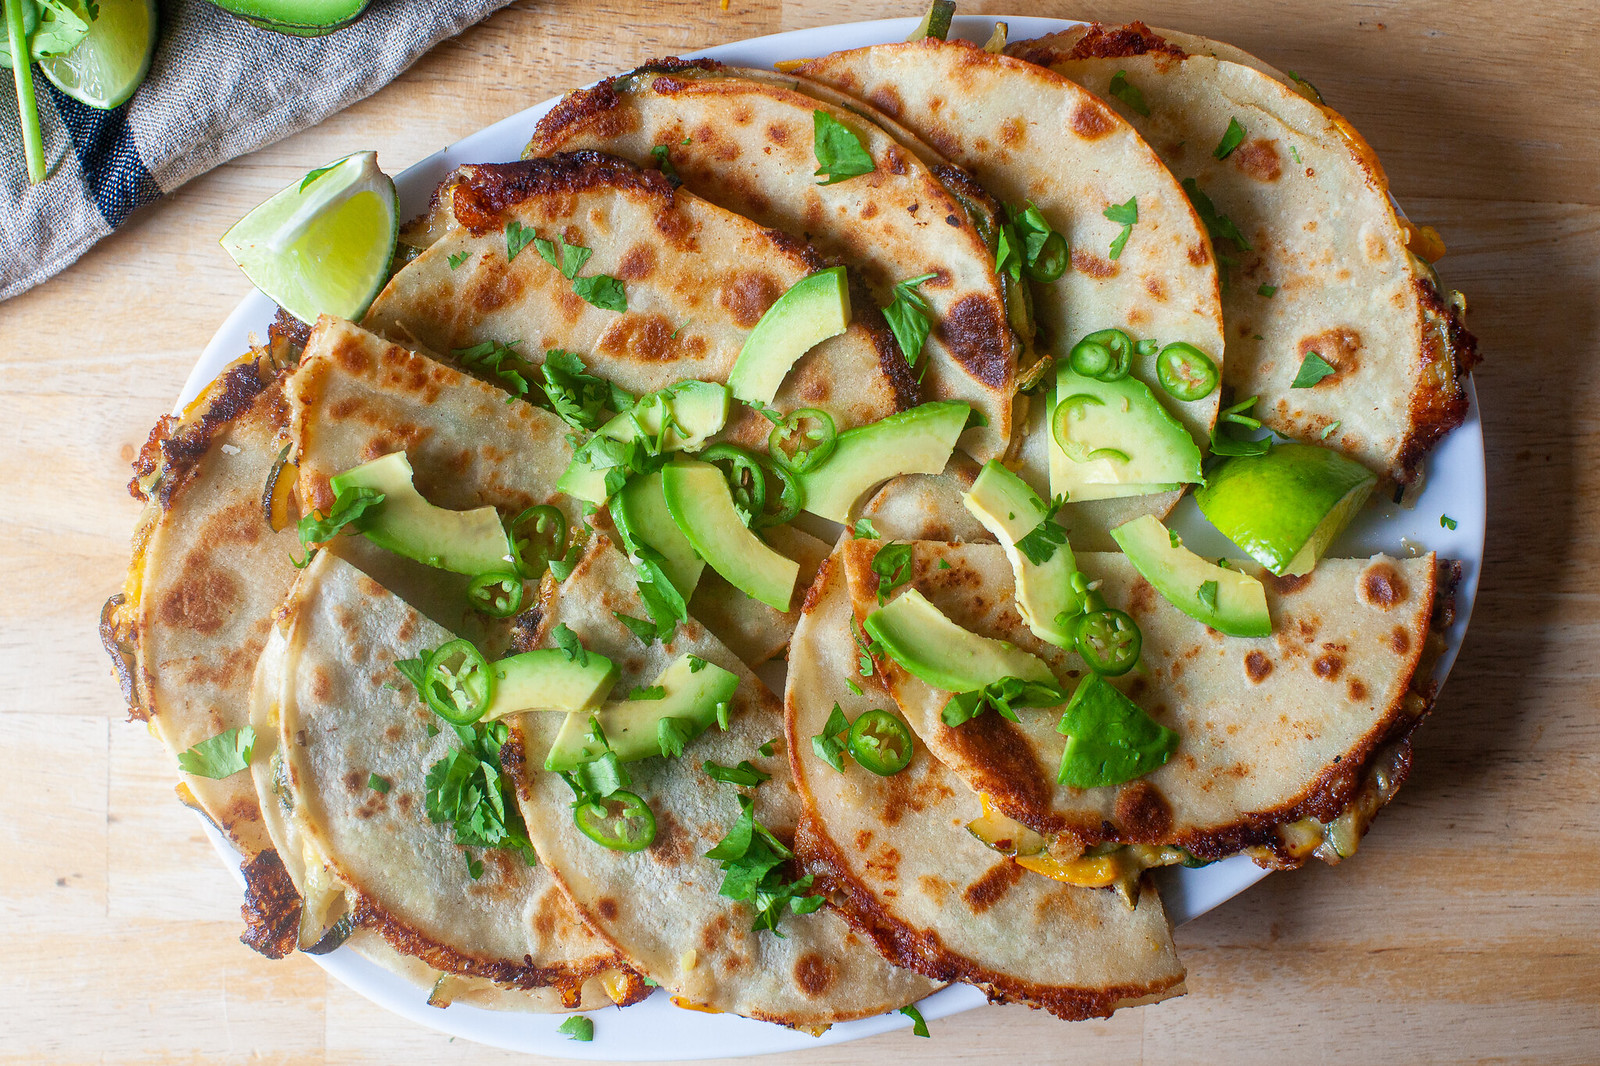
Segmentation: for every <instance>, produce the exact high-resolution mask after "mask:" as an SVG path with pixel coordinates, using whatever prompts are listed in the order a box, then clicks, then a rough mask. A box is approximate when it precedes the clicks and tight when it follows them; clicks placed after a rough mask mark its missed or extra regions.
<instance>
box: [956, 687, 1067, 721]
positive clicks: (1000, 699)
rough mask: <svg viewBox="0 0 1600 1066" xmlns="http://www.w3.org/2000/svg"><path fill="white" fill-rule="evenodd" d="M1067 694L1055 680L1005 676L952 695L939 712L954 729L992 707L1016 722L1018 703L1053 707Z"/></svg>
mask: <svg viewBox="0 0 1600 1066" xmlns="http://www.w3.org/2000/svg"><path fill="white" fill-rule="evenodd" d="M1066 698H1067V692H1066V690H1065V689H1064V688H1062V687H1061V686H1060V685H1058V684H1055V683H1054V682H1050V681H1025V680H1023V679H1022V678H1020V677H1002V678H1001V679H1000V680H998V681H992V682H990V683H989V684H987V685H985V686H983V687H982V688H980V689H977V690H975V691H972V692H958V693H956V694H955V695H953V696H951V697H950V699H949V700H948V701H946V703H945V705H944V708H943V710H941V711H940V712H939V720H940V721H941V722H943V723H944V724H945V725H947V726H949V727H951V728H952V729H953V728H955V727H956V726H958V725H961V724H962V723H964V722H967V721H970V720H971V719H973V718H976V717H977V716H978V715H980V714H982V713H983V712H984V711H986V710H988V709H990V708H991V707H992V708H994V710H995V711H996V713H998V714H999V715H1000V717H1002V718H1006V719H1009V720H1011V721H1013V722H1016V721H1020V719H1019V718H1018V717H1017V711H1016V709H1017V708H1018V707H1054V706H1056V705H1057V704H1059V703H1062V702H1064V701H1065V700H1066Z"/></svg>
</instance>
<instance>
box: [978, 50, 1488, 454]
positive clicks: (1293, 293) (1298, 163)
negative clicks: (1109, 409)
mask: <svg viewBox="0 0 1600 1066" xmlns="http://www.w3.org/2000/svg"><path fill="white" fill-rule="evenodd" d="M1164 33H1165V31H1159V32H1157V31H1151V30H1150V29H1148V28H1147V27H1145V26H1144V25H1143V24H1141V23H1132V24H1130V25H1128V26H1121V27H1116V26H1112V27H1108V26H1102V25H1100V24H1098V23H1096V24H1093V25H1090V26H1085V27H1080V28H1078V29H1074V30H1068V31H1065V32H1064V33H1059V34H1052V35H1051V36H1048V37H1043V38H1040V39H1039V40H1036V41H1022V42H1018V43H1016V44H1013V45H1012V46H1011V47H1010V48H1008V49H1007V51H1008V53H1009V54H1011V55H1014V56H1018V57H1021V58H1022V59H1025V60H1027V61H1029V62H1032V63H1037V64H1039V65H1040V66H1044V67H1049V68H1050V69H1052V70H1054V71H1056V72H1058V73H1060V74H1063V75H1065V76H1066V77H1068V78H1071V79H1072V80H1074V81H1076V82H1079V83H1081V84H1082V85H1084V86H1085V87H1087V88H1088V89H1090V90H1092V91H1093V92H1095V93H1097V94H1098V95H1099V96H1100V97H1101V98H1103V99H1104V100H1105V102H1106V103H1107V104H1108V105H1109V106H1111V107H1112V108H1115V109H1116V111H1117V112H1118V113H1119V114H1120V115H1122V117H1123V118H1125V119H1126V120H1127V121H1128V122H1129V123H1130V124H1132V125H1133V126H1134V128H1136V129H1137V130H1138V131H1139V132H1140V133H1141V134H1142V135H1143V136H1144V137H1145V139H1146V140H1148V141H1149V142H1150V145H1151V147H1153V148H1154V149H1155V150H1156V152H1157V153H1159V154H1160V156H1161V158H1162V160H1163V161H1164V162H1165V163H1166V164H1167V166H1168V167H1169V168H1170V169H1171V170H1172V172H1173V173H1174V174H1175V175H1177V176H1178V177H1179V178H1181V179H1183V182H1184V186H1185V188H1186V189H1187V190H1188V191H1189V195H1190V198H1191V199H1192V200H1193V201H1194V203H1195V205H1196V207H1197V208H1199V210H1200V214H1201V215H1202V217H1204V218H1205V219H1206V224H1207V226H1208V227H1209V228H1210V229H1211V234H1212V237H1213V239H1214V240H1215V241H1216V243H1217V257H1218V263H1219V269H1220V271H1221V273H1222V276H1223V281H1224V285H1223V316H1224V318H1225V320H1226V323H1227V337H1228V358H1227V362H1226V363H1225V364H1224V365H1223V378H1224V380H1225V381H1226V382H1227V383H1228V384H1229V385H1231V386H1232V387H1233V390H1234V392H1235V394H1236V395H1237V396H1238V397H1239V398H1241V399H1242V398H1245V397H1249V396H1258V397H1259V398H1260V399H1259V401H1258V403H1257V405H1256V408H1255V414H1256V416H1257V417H1259V418H1260V419H1261V420H1262V421H1263V422H1265V423H1266V425H1267V426H1268V427H1269V428H1271V429H1273V430H1276V431H1277V432H1279V433H1282V434H1284V435H1286V436H1290V437H1295V438H1298V439H1300V440H1307V441H1321V442H1324V443H1326V444H1327V445H1329V446H1330V447H1335V448H1338V449H1339V450H1340V451H1343V452H1345V453H1346V454H1348V455H1350V456H1351V457H1352V458H1355V459H1358V460H1360V461H1361V462H1363V463H1365V464H1366V465H1367V466H1369V467H1371V468H1372V469H1373V470H1375V471H1377V472H1378V473H1380V474H1383V475H1386V476H1388V477H1390V478H1392V479H1394V480H1395V481H1397V482H1400V483H1403V484H1410V483H1412V482H1414V481H1416V479H1417V477H1418V476H1419V471H1420V463H1421V461H1422V456H1423V454H1424V453H1425V452H1427V450H1428V449H1429V448H1431V447H1432V446H1433V445H1434V444H1435V443H1436V442H1437V441H1438V440H1439V439H1440V438H1441V437H1443V436H1444V434H1445V433H1447V432H1449V431H1450V430H1451V429H1452V428H1454V427H1455V426H1457V425H1460V423H1461V421H1462V420H1463V419H1464V418H1465V417H1466V413H1467V395H1466V387H1465V382H1464V375H1465V374H1466V373H1467V371H1469V370H1470V369H1471V368H1472V367H1473V365H1474V364H1476V363H1477V361H1478V353H1477V343H1476V341H1475V340H1474V339H1473V337H1472V334H1470V333H1469V332H1467V330H1466V328H1465V327H1464V326H1463V325H1462V321H1461V315H1462V311H1463V309H1464V306H1465V305H1464V302H1463V301H1462V300H1461V298H1460V297H1459V296H1458V295H1456V294H1447V293H1445V292H1444V290H1442V289H1441V288H1440V285H1439V280H1438V276H1437V275H1436V274H1435V272H1434V269H1433V267H1432V265H1431V263H1432V261H1433V260H1437V259H1438V258H1439V257H1440V256H1441V255H1443V254H1444V246H1443V244H1442V243H1441V242H1440V241H1439V239H1438V234H1436V233H1433V231H1431V230H1429V229H1427V228H1426V227H1418V226H1416V225H1414V224H1412V223H1411V222H1409V221H1407V220H1406V219H1405V218H1404V217H1403V216H1401V215H1400V214H1399V212H1398V210H1397V209H1396V207H1395V205H1394V202H1393V200H1391V199H1390V197H1389V189H1388V181H1387V179H1386V178H1385V176H1384V173H1383V168H1382V166H1381V165H1380V164H1379V163H1378V159H1377V156H1376V155H1375V154H1374V153H1373V151H1372V149H1371V147H1369V146H1368V145H1367V143H1366V141H1364V140H1363V139H1362V138H1361V136H1360V135H1359V134H1358V133H1356V131H1355V130H1354V129H1353V128H1352V127H1351V126H1350V124H1349V122H1347V121H1346V120H1345V119H1344V117H1343V116H1341V115H1340V114H1338V113H1337V112H1336V111H1334V110H1333V109H1331V108H1329V107H1327V106H1326V105H1324V104H1323V103H1322V101H1321V98H1320V96H1319V95H1318V94H1317V92H1316V90H1315V89H1313V88H1312V87H1311V86H1310V84H1309V83H1308V82H1306V81H1304V80H1303V79H1297V78H1294V77H1293V76H1292V75H1291V76H1287V77H1285V76H1283V75H1281V74H1278V72H1276V71H1274V70H1272V68H1270V67H1268V66H1266V65H1265V64H1262V63H1260V62H1259V61H1252V62H1248V63H1247V62H1241V60H1242V59H1247V58H1248V57H1245V56H1244V55H1243V54H1242V53H1240V52H1239V51H1238V50H1237V49H1235V48H1232V47H1229V46H1222V45H1218V44H1216V43H1214V42H1209V41H1204V40H1203V39H1201V38H1195V37H1191V36H1187V35H1173V36H1172V37H1171V38H1169V37H1167V36H1164ZM1297 386H1298V387H1297Z"/></svg>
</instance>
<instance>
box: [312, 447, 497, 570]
mask: <svg viewBox="0 0 1600 1066" xmlns="http://www.w3.org/2000/svg"><path fill="white" fill-rule="evenodd" d="M411 477H412V474H411V463H410V461H409V460H408V459H407V458H406V453H405V452H390V453H389V454H388V455H385V456H382V457H381V458H378V459H374V460H372V461H371V462H370V463H363V464H361V465H360V466H357V467H352V468H351V469H349V470H346V471H344V472H342V473H339V474H335V475H334V476H333V477H331V478H329V479H328V483H329V486H330V487H331V488H332V489H333V491H334V493H335V494H337V493H339V492H342V491H344V490H345V489H352V488H365V489H372V490H374V491H377V492H381V493H383V502H382V503H380V504H378V505H377V506H376V507H375V508H373V509H372V510H370V511H368V512H367V513H366V514H365V515H364V516H362V519H361V523H360V529H361V532H362V533H363V534H364V535H365V536H366V538H367V539H368V540H370V541H372V542H373V543H374V544H376V545H378V547H380V548H387V549H388V550H389V551H392V552H394V553H395V554H396V555H403V556H405V557H406V558H407V559H415V560H416V561H417V562H419V563H426V564H427V565H428V566H432V567H437V568H438V569H440V570H449V571H452V572H453V573H457V574H466V575H468V576H469V577H476V576H478V575H479V574H496V573H502V572H508V571H510V570H511V569H512V563H511V558H512V556H511V541H510V538H508V537H507V536H506V527H505V524H504V523H503V522H501V520H500V513H499V512H498V511H496V510H495V509H494V508H493V507H478V508H474V509H473V510H471V511H451V510H449V509H447V508H444V507H435V506H434V505H433V504H431V503H429V502H428V501H427V500H426V499H424V498H423V496H422V493H420V492H418V491H417V488H416V486H415V485H414V484H412V480H411Z"/></svg>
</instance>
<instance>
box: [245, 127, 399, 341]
mask: <svg viewBox="0 0 1600 1066" xmlns="http://www.w3.org/2000/svg"><path fill="white" fill-rule="evenodd" d="M399 226H400V202H399V199H398V197H397V196H396V195H395V190H394V182H392V181H390V180H389V177H388V175H386V174H384V172H383V171H381V170H379V169H378V156H377V153H376V152H357V153H356V154H355V155H350V156H346V157H345V158H343V159H340V160H338V161H336V162H333V163H329V164H328V165H327V166H325V167H321V168H319V169H317V170H313V171H312V172H311V173H310V174H307V175H306V176H305V177H304V178H302V179H301V180H299V181H297V182H295V183H294V184H293V185H291V186H289V187H288V188H287V189H284V190H283V191H282V192H280V193H278V195H276V196H274V197H273V198H272V199H270V200H268V201H267V202H266V203H264V204H262V205H261V206H260V207H258V208H256V209H255V210H254V211H252V212H250V213H249V214H248V215H246V216H245V217H244V218H242V219H240V220H239V222H238V224H237V225H235V226H234V227H233V228H232V229H231V230H229V231H228V232H227V233H226V234H224V235H223V238H222V247H223V248H224V249H225V250H226V251H227V253H228V254H229V255H231V256H232V257H233V261H234V262H236V263H238V264H239V269H241V270H243V271H244V273H245V276H246V277H248V278H249V279H250V280H251V281H252V282H254V283H255V286H256V288H258V289H260V290H261V291H262V292H264V293H266V294H267V295H268V296H270V297H272V298H273V299H274V300H276V301H278V303H279V304H280V305H282V307H283V308H284V310H286V311H288V312H289V313H290V314H292V315H294V316H295V317H296V318H298V319H300V321H302V322H315V321H316V320H317V316H318V315H321V314H329V315H337V316H338V317H340V318H346V319H350V320H351V321H355V320H357V319H359V318H360V317H361V316H362V315H363V314H365V313H366V310H367V308H368V307H370V306H371V305H372V301H373V299H374V298H376V297H377V295H378V290H380V289H381V288H383V283H384V282H385V281H386V280H387V279H388V275H389V261H390V259H391V258H393V256H394V245H395V237H396V236H397V234H398V233H399Z"/></svg>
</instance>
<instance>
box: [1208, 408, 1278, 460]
mask: <svg viewBox="0 0 1600 1066" xmlns="http://www.w3.org/2000/svg"><path fill="white" fill-rule="evenodd" d="M1256 399H1257V397H1254V396H1251V397H1250V398H1248V399H1245V400H1240V401H1239V402H1238V403H1235V404H1232V405H1230V406H1228V407H1224V408H1223V409H1222V410H1220V411H1218V412H1217V424H1216V425H1215V426H1213V427H1212V429H1211V454H1212V455H1213V456H1218V455H1224V456H1226V455H1265V454H1266V453H1267V451H1268V450H1269V449H1270V448H1271V447H1272V441H1271V440H1267V439H1263V440H1254V439H1252V438H1250V437H1247V436H1245V434H1244V430H1257V429H1260V428H1261V420H1260V419H1259V418H1253V417H1251V416H1250V415H1248V414H1246V413H1245V412H1247V411H1249V410H1250V409H1251V408H1252V407H1254V406H1255V403H1256Z"/></svg>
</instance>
